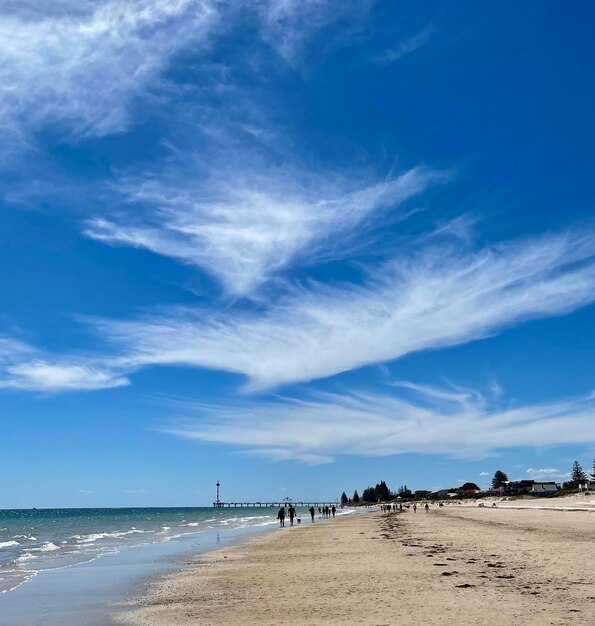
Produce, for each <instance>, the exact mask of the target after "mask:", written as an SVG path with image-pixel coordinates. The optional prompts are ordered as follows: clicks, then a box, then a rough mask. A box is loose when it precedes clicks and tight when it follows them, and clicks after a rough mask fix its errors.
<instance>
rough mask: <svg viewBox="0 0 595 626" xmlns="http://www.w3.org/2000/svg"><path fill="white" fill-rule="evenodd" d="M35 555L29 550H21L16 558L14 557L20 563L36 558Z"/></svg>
mask: <svg viewBox="0 0 595 626" xmlns="http://www.w3.org/2000/svg"><path fill="white" fill-rule="evenodd" d="M36 558H37V557H36V556H35V555H34V554H31V552H23V554H21V556H20V557H18V559H16V561H17V563H22V562H23V561H30V560H31V559H36Z"/></svg>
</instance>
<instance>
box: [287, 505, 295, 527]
mask: <svg viewBox="0 0 595 626" xmlns="http://www.w3.org/2000/svg"><path fill="white" fill-rule="evenodd" d="M288 513H289V525H290V526H293V518H294V517H295V509H294V508H293V504H290V505H289V509H288Z"/></svg>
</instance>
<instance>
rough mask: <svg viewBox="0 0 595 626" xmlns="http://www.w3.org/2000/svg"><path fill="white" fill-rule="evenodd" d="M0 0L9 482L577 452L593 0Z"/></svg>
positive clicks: (409, 475)
mask: <svg viewBox="0 0 595 626" xmlns="http://www.w3.org/2000/svg"><path fill="white" fill-rule="evenodd" d="M0 11H1V13H2V20H1V21H0V54H1V56H2V58H3V63H2V67H1V68H0V143H1V145H2V151H1V154H0V191H1V204H2V211H1V212H0V241H1V243H2V245H1V246H0V258H1V262H0V281H1V282H0V284H1V285H2V306H1V307H0V417H1V420H2V431H1V432H2V436H1V438H0V471H1V472H2V476H3V478H4V480H2V481H0V506H2V507H19V506H24V507H25V506H38V507H41V506H109V505H114V506H126V505H135V506H136V505H139V506H140V505H195V504H208V503H210V502H212V499H213V492H214V483H215V482H216V480H220V481H221V482H222V484H223V497H224V498H227V499H264V498H273V497H284V496H286V495H289V496H292V497H295V498H310V497H321V498H323V497H329V496H336V495H338V494H340V492H341V491H342V490H346V491H347V492H348V493H351V492H352V491H353V489H355V488H357V489H359V490H361V489H363V488H364V487H365V486H367V485H368V484H375V483H376V482H377V481H378V480H381V479H383V480H386V481H387V482H388V484H389V486H391V487H393V488H396V487H398V486H399V485H401V484H404V483H406V484H407V485H409V486H410V487H413V488H438V487H443V486H452V485H456V484H457V483H458V482H459V481H467V480H471V481H475V482H478V483H480V484H487V483H488V482H489V478H490V476H491V475H492V474H493V472H494V471H495V470H496V469H499V468H500V469H503V470H504V471H506V472H507V473H508V474H509V475H510V476H511V477H513V478H517V477H524V478H529V477H535V478H542V477H546V478H554V479H556V480H564V478H565V476H566V474H567V472H568V471H569V469H570V466H571V464H572V462H573V460H574V459H579V460H580V461H581V462H582V463H583V465H584V466H585V467H587V468H590V465H591V461H592V458H593V455H594V450H595V429H594V428H593V423H594V422H595V395H594V389H595V380H594V378H595V377H594V374H595V364H594V362H593V354H594V353H595V330H594V328H595V324H594V322H595V304H594V303H595V220H594V219H593V218H594V207H593V204H594V191H595V167H594V159H593V156H592V146H593V143H594V141H595V118H594V116H593V114H592V112H593V110H595V85H594V84H593V81H592V76H593V73H594V70H595V67H594V65H595V54H594V44H593V41H595V39H594V37H593V24H594V23H595V20H594V18H595V15H594V9H593V6H592V3H589V2H577V3H572V5H569V4H568V3H564V2H554V1H548V2H541V3H518V2H499V3H497V4H488V3H475V2H460V1H459V2H425V3H423V5H421V6H420V3H416V2H400V3H394V2H388V1H387V2H383V1H380V0H378V1H373V0H360V1H357V2H356V1H352V2H351V1H345V0H343V1H342V2H333V1H328V2H325V1H324V0H300V1H299V2H298V1H297V0H252V1H251V2H243V1H242V0H240V1H237V2H226V1H218V0H176V1H171V0H167V1H166V0H136V1H134V2H133V1H132V0H130V1H128V0H125V1H123V0H118V1H116V0H83V1H80V0H77V2H74V0H60V1H59V2H53V3H47V2H41V0H28V1H27V2H23V1H19V2H15V1H13V0H0Z"/></svg>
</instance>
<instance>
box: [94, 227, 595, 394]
mask: <svg viewBox="0 0 595 626" xmlns="http://www.w3.org/2000/svg"><path fill="white" fill-rule="evenodd" d="M594 300H595V234H594V233H592V232H587V233H585V234H577V233H567V234H564V235H557V236H545V237H541V238H537V239H533V240H526V241H517V242H513V243H508V244H501V245H498V246H494V247H491V248H487V249H484V250H481V251H479V252H475V253H461V252H460V251H458V250H454V249H452V248H439V249H433V250H426V251H424V252H423V253H420V254H419V255H418V256H417V257H413V258H409V259H408V260H406V261H394V262H392V263H389V264H388V265H385V266H384V267H382V268H381V269H379V270H377V271H376V272H374V273H373V274H371V275H370V278H369V281H368V282H367V284H366V285H365V286H355V285H341V286H335V287H331V286H329V285H314V286H312V287H311V288H310V289H304V290H295V291H294V292H292V293H291V294H290V295H288V296H286V297H285V298H284V299H281V300H279V301H278V302H276V303H275V304H273V305H271V306H270V307H268V308H266V309H265V310H264V311H262V312H258V313H253V312H247V311H246V310H245V309H240V310H235V309H234V310H231V311H229V312H225V313H221V314H216V313H213V312H212V311H211V312H209V311H203V310H182V311H178V312H172V314H171V315H169V316H160V317H154V318H147V319H139V320H133V321H122V322H117V321H109V320H108V321H105V320H104V321H98V322H97V329H98V331H99V332H100V333H101V334H103V335H104V336H105V337H106V338H108V339H109V340H110V341H112V342H114V343H115V344H116V346H117V348H118V350H119V351H120V354H121V357H120V361H119V364H118V366H119V367H128V368H131V369H134V368H136V367H143V366H147V365H187V366H194V367H204V368H213V369H218V370H224V371H228V372H235V373H240V374H244V375H245V376H247V377H248V378H249V381H250V388H251V389H253V390H256V389H265V388H271V387H275V386H279V385H284V384H289V383H296V382H300V381H310V380H314V379H319V378H324V377H328V376H333V375H335V374H338V373H340V372H344V371H347V370H352V369H355V368H359V367H362V366H365V365H369V364H374V363H379V362H383V361H390V360H394V359H398V358H400V357H402V356H404V355H406V354H409V353H411V352H416V351H420V350H426V349H436V348H444V347H447V346H454V345H457V344H461V343H465V342H469V341H472V340H476V339H479V338H482V337H486V336H489V335H492V334H495V333H497V332H499V331H501V330H502V329H503V328H506V327H508V326H512V325H514V324H518V323H520V322H522V321H525V320H529V319H534V318H540V317H547V316H555V315H564V314H567V313H570V312H571V311H573V310H575V309H577V308H579V307H582V306H585V305H587V304H589V303H591V302H593V301H594ZM472 400H473V398H472V397H469V398H467V401H468V402H471V401H472Z"/></svg>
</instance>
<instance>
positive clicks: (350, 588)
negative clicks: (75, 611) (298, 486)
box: [118, 507, 595, 626]
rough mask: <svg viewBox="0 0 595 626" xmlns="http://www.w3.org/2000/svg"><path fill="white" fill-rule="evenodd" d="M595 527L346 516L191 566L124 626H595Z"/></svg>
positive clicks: (159, 585)
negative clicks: (316, 625)
mask: <svg viewBox="0 0 595 626" xmlns="http://www.w3.org/2000/svg"><path fill="white" fill-rule="evenodd" d="M594 540H595V517H594V516H593V515H592V514H590V513H579V512H558V511H540V510H501V509H482V508H479V509H451V508H450V507H449V508H448V509H447V508H446V507H445V508H444V509H438V508H437V507H434V508H432V509H431V510H430V512H429V513H425V512H424V511H423V510H421V509H420V510H418V512H417V513H413V511H412V510H409V511H406V512H404V513H402V514H398V513H388V514H386V513H379V512H376V513H370V514H367V515H352V516H346V517H343V518H341V519H337V520H334V521H331V522H326V523H315V524H313V525H305V526H301V527H296V528H292V529H285V530H283V531H278V532H273V533H270V534H268V535H267V536H259V537H256V538H254V539H252V540H251V541H250V542H248V543H246V544H242V545H239V546H235V547H233V548H228V549H225V550H220V551H217V552H214V553H210V554H204V555H199V556H196V557H193V558H192V559H191V560H189V561H188V562H187V563H185V564H184V569H183V570H182V571H180V572H177V573H175V574H172V575H169V576H167V577H165V578H163V579H161V580H158V581H156V582H155V583H154V584H153V585H152V586H151V589H150V590H149V592H148V593H147V595H146V596H145V597H144V598H142V599H141V600H139V601H138V603H137V604H136V605H135V606H133V607H132V608H131V610H129V611H125V612H123V613H120V614H119V616H118V622H119V623H121V624H129V625H130V626H133V625H140V624H142V625H143V626H170V625H171V626H173V625H176V626H187V625H190V624H197V625H198V624H201V625H202V624H204V625H227V624H237V625H240V624H242V625H245V626H250V625H253V624H254V625H255V624H294V625H295V624H374V625H381V624H387V625H388V624H406V625H408V626H412V625H421V624H424V625H427V624H447V623H449V624H452V625H453V626H456V625H460V624H469V625H471V624H473V625H477V624H506V625H511V624H512V625H515V624H535V625H540V626H541V625H545V624H595V550H594V548H593V546H594V545H595V544H594Z"/></svg>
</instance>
